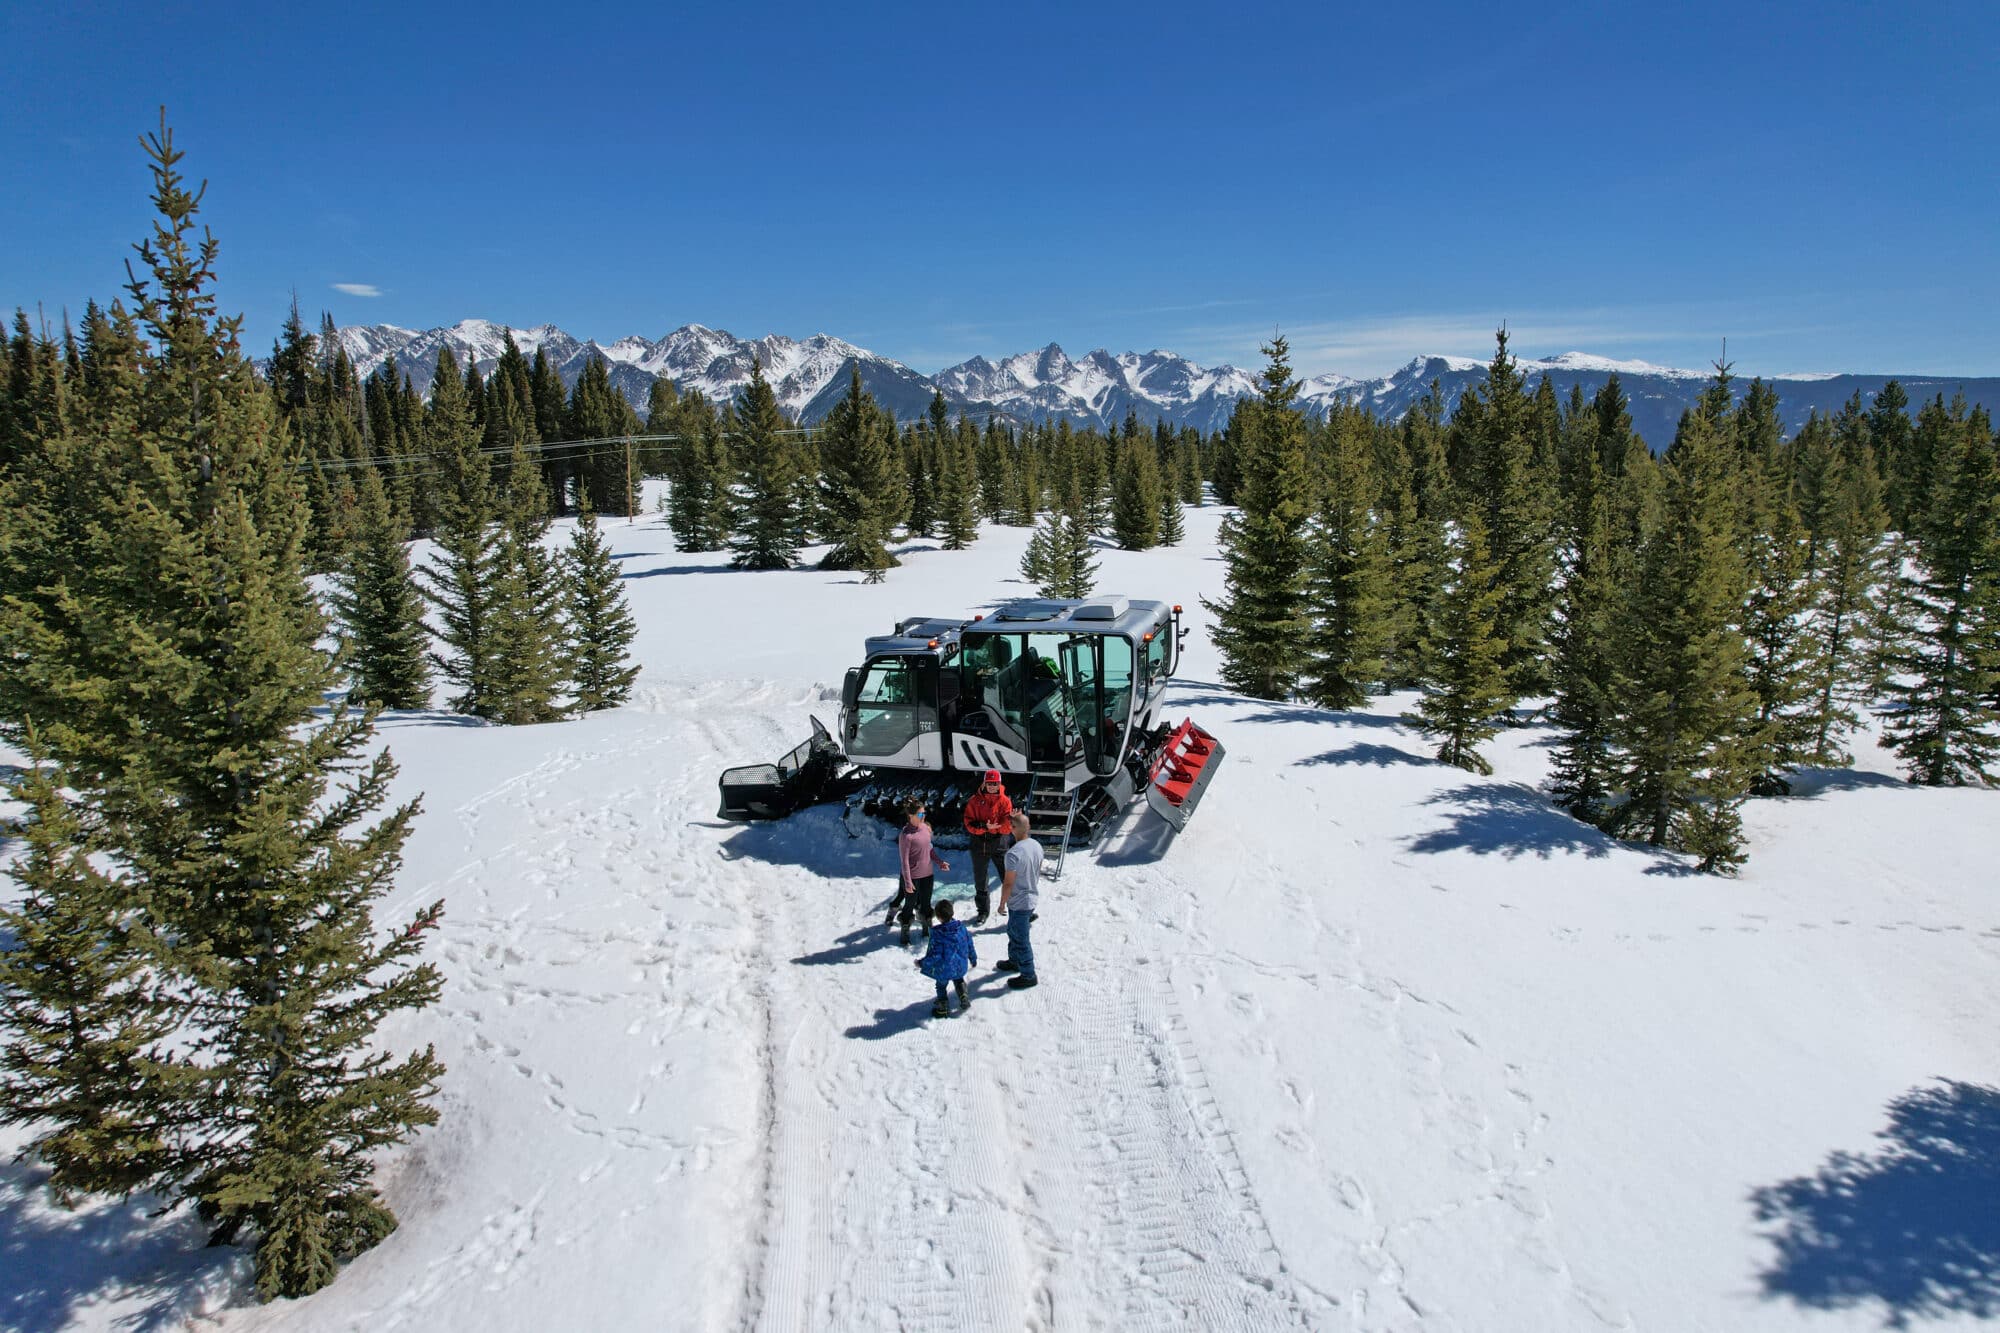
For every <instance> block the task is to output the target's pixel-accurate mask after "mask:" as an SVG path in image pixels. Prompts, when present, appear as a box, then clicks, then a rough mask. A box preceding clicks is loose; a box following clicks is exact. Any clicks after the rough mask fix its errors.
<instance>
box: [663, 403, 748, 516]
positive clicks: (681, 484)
mask: <svg viewBox="0 0 2000 1333" xmlns="http://www.w3.org/2000/svg"><path fill="white" fill-rule="evenodd" d="M673 421H674V433H675V434H676V435H678V436H679V437H680V440H679V442H678V444H677V445H676V446H675V449H674V453H673V455H672V458H673V465H672V470H671V472H670V476H671V478H672V485H673V489H672V491H671V492H669V494H668V497H667V526H668V527H670V528H672V529H673V533H674V543H675V545H677V546H679V547H680V549H681V550H683V551H719V550H722V549H723V548H724V547H726V546H727V545H728V544H729V522H730V517H731V511H732V510H733V508H734V506H735V495H734V487H735V481H736V468H735V465H734V463H733V462H732V461H731V459H730V454H729V444H728V441H727V440H725V439H724V438H723V435H722V429H721V426H720V424H719V423H718V422H717V421H716V417H715V410H714V409H713V408H712V407H710V406H709V403H708V399H707V398H705V397H703V396H702V393H701V391H700V390H698V389H697V390H692V391H690V392H688V393H686V394H684V395H682V397H681V399H680V402H679V404H678V407H677V409H676V411H675V413H674V417H673Z"/></svg>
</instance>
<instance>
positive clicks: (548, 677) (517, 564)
mask: <svg viewBox="0 0 2000 1333" xmlns="http://www.w3.org/2000/svg"><path fill="white" fill-rule="evenodd" d="M548 511H549V503H548V493H547V492H546V491H545V490H544V489H543V488H542V477H541V471H540V469H538V468H536V467H535V466H534V465H533V463H532V462H531V457H530V455H529V453H528V450H527V447H526V445H525V443H523V442H522V441H520V440H516V441H515V444H514V456H513V460H512V465H511V466H510V467H509V468H508V473H507V492H506V495H505V496H504V497H503V503H502V508H501V516H500V517H501V523H500V532H499V546H498V549H497V550H496V552H495V562H494V580H493V604H492V613H491V620H490V623H491V625H492V643H493V689H492V694H491V696H490V698H491V708H490V710H489V712H488V714H487V716H489V717H492V718H495V719H497V720H498V721H501V722H506V723H513V724H529V723H536V722H553V721H554V720H556V719H557V718H559V717H561V716H562V713H563V710H562V708H561V707H560V706H559V705H558V703H557V696H559V695H560V694H561V693H562V692H563V686H564V683H565V680H566V676H565V670H564V663H563V649H564V646H565V645H564V642H563V640H564V634H563V624H562V604H563V593H564V585H563V579H562V571H561V569H560V567H559V566H558V563H557V560H556V557H555V555H554V553H553V552H551V551H550V550H549V549H548V548H547V546H546V545H545V544H544V538H546V537H547V536H548V531H549V517H548Z"/></svg>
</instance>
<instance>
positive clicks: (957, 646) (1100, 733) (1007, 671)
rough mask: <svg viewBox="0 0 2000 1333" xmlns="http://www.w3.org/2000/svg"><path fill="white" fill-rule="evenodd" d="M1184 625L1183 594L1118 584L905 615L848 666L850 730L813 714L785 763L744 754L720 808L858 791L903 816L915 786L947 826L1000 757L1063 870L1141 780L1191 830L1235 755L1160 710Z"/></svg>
mask: <svg viewBox="0 0 2000 1333" xmlns="http://www.w3.org/2000/svg"><path fill="white" fill-rule="evenodd" d="M1186 633H1187V631H1186V630H1185V629H1183V628H1182V627H1181V608H1180V607H1178V606H1169V605H1168V604H1167V603H1165V602H1149V601H1138V600H1134V599H1128V598H1125V597H1117V596H1113V597H1098V598H1093V599H1087V600H1057V599H1050V598H1025V599H1022V600H1018V601H1011V602H1006V603H1003V604H1002V605H1000V606H999V607H998V608H996V609H995V610H994V611H992V612H991V613H990V614H984V615H976V616H974V617H972V618H971V619H970V620H951V619H939V618H934V617H927V616H914V617H911V618H909V619H906V620H903V621H901V622H899V623H898V624H897V625H896V626H895V627H894V628H893V629H892V630H891V631H890V632H889V633H888V634H884V635H880V636H878V637H874V638H870V639H869V640H868V641H867V644H866V653H865V656H864V659H863V661H862V664H861V665H860V666H857V667H853V668H850V669H849V671H848V672H847V678H846V681H845V682H844V684H843V685H842V687H841V696H840V718H839V723H840V731H839V736H838V737H837V738H836V737H835V736H833V735H832V734H830V733H828V731H827V730H826V728H825V726H824V725H823V724H822V723H821V722H820V720H819V719H818V718H814V719H813V720H812V723H813V734H812V736H811V738H809V739H808V740H806V741H805V742H803V743H802V744H800V745H799V746H798V747H797V748H796V749H794V750H793V751H792V752H791V753H790V754H788V755H786V756H785V757H784V758H783V759H781V760H779V761H778V762H777V763H775V764H752V765H749V766H747V767H742V768H732V769H730V770H729V771H728V772H726V773H724V774H723V775H722V779H721V787H722V808H721V811H720V815H721V817H722V818H724V819H729V820H751V819H777V818H782V817H783V816H785V815H787V814H789V813H791V812H792V811H794V810H797V809H799V808H800V807H802V806H806V805H811V804H815V803H817V802H820V801H826V800H835V799H843V798H844V799H845V800H846V801H847V804H848V808H849V809H850V811H860V812H863V813H866V814H869V815H875V816H879V817H883V818H889V819H900V818H901V815H900V810H901V807H902V803H903V801H904V800H905V799H906V798H908V797H911V796H917V797H921V798H922V799H923V800H924V801H925V802H926V803H927V804H928V806H929V808H930V812H931V816H930V817H931V822H932V823H933V824H934V825H935V826H936V827H937V829H938V830H939V832H940V833H941V834H949V833H951V832H953V831H955V830H956V829H957V828H958V827H959V820H960V814H961V811H962V810H963V807H964V803H965V801H966V799H967V798H968V797H969V796H970V795H971V793H972V792H973V791H974V790H976V789H977V786H978V784H979V781H980V779H981V777H982V776H983V775H984V774H985V773H986V772H987V770H989V769H997V770H998V771H999V772H1000V774H1001V776H1002V781H1003V783H1004V785H1005V786H1006V788H1007V791H1008V794H1009V795H1010V796H1011V797H1012V798H1013V800H1014V806H1015V808H1016V809H1017V810H1023V811H1025V812H1026V813H1027V815H1028V818H1029V820H1030V822H1031V823H1032V825H1033V826H1034V829H1035V832H1036V835H1037V836H1038V837H1040V838H1041V839H1042V840H1043V841H1044V843H1045V845H1047V846H1048V847H1049V848H1050V852H1051V860H1052V861H1053V862H1054V863H1055V865H1056V868H1057V869H1058V870H1059V868H1060V857H1061V856H1062V853H1063V852H1064V851H1065V850H1066V849H1068V848H1070V847H1076V846H1087V845H1088V844H1089V843H1090V842H1091V841H1092V840H1093V839H1094V838H1095V836H1096V835H1097V833H1098V831H1099V830H1100V829H1102V828H1103V827H1104V826H1105V825H1106V824H1107V823H1109V822H1110V821H1111V819H1112V817H1113V816H1115V815H1116V814H1117V813H1118V812H1119V811H1121V810H1123V809H1124V808H1125V807H1126V805H1127V804H1129V803H1130V801H1131V800H1132V798H1133V797H1134V796H1135V795H1137V794H1138V793H1139V792H1141V791H1143V792H1145V794H1146V801H1147V803H1148V804H1149V805H1150V806H1151V807H1152V808H1153V810H1155V811H1156V812H1158V814H1159V815H1160V817H1161V818H1162V819H1164V820H1166V821H1167V823H1168V824H1170V825H1172V826H1173V828H1174V829H1175V830H1176V831H1178V830H1180V829H1181V828H1184V827H1185V826H1186V824H1187V821H1188V818H1189V817H1190V816H1191V815H1192V814H1193V813H1194V809H1195V807H1196V806H1197V805H1198V804H1200V802H1201V797H1202V793H1203V792H1205V791H1206V790H1207V788H1208V784H1209V781H1210V780H1211V779H1212V778H1213V777H1214V776H1215V770H1216V768H1217V767H1218V765H1219V764H1220V762H1221V760H1222V756H1223V750H1222V745H1221V742H1219V741H1217V740H1216V738H1215V737H1214V736H1212V735H1210V734H1209V733H1208V732H1206V731H1204V730H1202V729H1201V728H1200V727H1198V726H1196V725H1195V724H1194V722H1193V720H1192V719H1188V720H1185V721H1183V722H1181V723H1180V724H1179V725H1178V726H1174V725H1170V724H1168V723H1167V722H1166V721H1165V720H1164V719H1163V717H1162V709H1163V705H1164V702H1165V698H1166V690H1167V681H1168V680H1169V679H1170V678H1171V677H1172V676H1173V674H1174V670H1175V668H1176V667H1177V666H1178V665H1179V659H1180V643H1181V639H1182V638H1183V637H1184V636H1185V635H1186Z"/></svg>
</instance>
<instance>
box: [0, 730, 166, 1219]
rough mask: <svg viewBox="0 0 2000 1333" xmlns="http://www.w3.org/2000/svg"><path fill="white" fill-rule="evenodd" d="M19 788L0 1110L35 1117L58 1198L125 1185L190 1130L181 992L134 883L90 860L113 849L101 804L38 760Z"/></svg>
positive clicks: (133, 1185) (4, 917)
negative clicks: (166, 1075)
mask: <svg viewBox="0 0 2000 1333" xmlns="http://www.w3.org/2000/svg"><path fill="white" fill-rule="evenodd" d="M8 794H9V796H10V797H11V798H12V799H14V800H16V801H19V802H20V803H22V804H23V805H24V806H26V807H27V810H28V818H27V819H26V820H25V821H24V823H23V826H22V833H21V838H22V842H23V844H24V848H23V852H22V855H21V858H20V860H19V861H17V862H16V863H15V865H14V866H13V868H12V869H11V871H10V873H11V874H12V876H13V877H14V879H15V880H16V881H18V883H19V885H20V887H21V889H22V896H21V898H20V901H19V902H18V903H16V904H15V905H14V906H12V907H0V930H4V931H6V932H7V933H8V934H9V935H11V936H12V937H13V943H12V944H11V945H10V947H8V948H7V949H5V950H0V1030H4V1031H5V1032H6V1033H7V1034H8V1044H7V1046H6V1048H5V1050H4V1051H0V1124H9V1125H26V1126H30V1127H31V1128H33V1129H34V1130H35V1131H36V1133H35V1135H34V1137H33V1138H32V1139H30V1140H29V1142H28V1145H27V1148H26V1149H25V1151H24V1155H26V1154H32V1155H33V1156H35V1157H38V1158H40V1159H41V1160H42V1161H43V1162H45V1163H47V1164H48V1166H49V1168H50V1176H49V1189H50V1191H51V1193H53V1194H54V1195H55V1197H56V1199H57V1200H58V1201H59V1202H61V1203H63V1204H65V1205H67V1204H69V1203H71V1202H72V1201H73V1200H74V1199H75V1197H76V1196H77V1195H79V1194H90V1193H103V1194H121V1195H122V1194H127V1193H130V1192H131V1191H132V1190H134V1189H137V1188H140V1187H141V1186H144V1185H146V1184H148V1183H150V1182H152V1181H154V1180H157V1179H160V1178H161V1177H162V1176H163V1175H164V1174H165V1172H166V1169H167V1165H168V1162H169V1161H170V1160H171V1156H172V1147H173V1144H174V1143H175V1142H176V1141H178V1139H179V1137H180V1135H179V1133H178V1129H179V1127H178V1126H177V1125H176V1124H175V1123H174V1114H175V1110H176V1108H175V1106H174V1104H173V1101H172V1099H171V1098H169V1097H167V1096H165V1094H164V1090H163V1089H162V1088H161V1086H160V1082H161V1080H160V1074H159V1071H160V1069H161V1067H162V1066H163V1065H164V1064H165V1062H166V1061H167V1060H168V1059H169V1058H170V1056H169V1053H168V1051H169V1047H168V1039H169V1037H170V1036H171V1034H172V1033H173V1031H174V1028H175V1026H176V1011H175V1006H174V1004H173V997H172V995H171V993H170V992H169V991H168V990H167V987H166V984H165V983H164V981H163V979H162V976H161V971H160V969H159V968H158V967H157V966H155V962H156V960H155V958H154V957H153V954H152V950H151V949H150V948H149V946H150V944H151V938H150V935H149V933H148V931H147V929H146V926H145V923H144V919H143V917H142V916H141V914H140V913H138V912H137V911H135V910H134V906H133V904H134V900H135V898H136V894H135V892H134V886H133V885H132V884H131V883H130V882H129V880H127V879H126V878H124V877H123V876H121V875H117V874H112V873H107V872H106V871H104V870H102V869H99V868H98V867H97V866H96V865H94V864H93V863H92V862H93V857H96V856H98V855H99V854H101V853H102V852H104V851H105V850H106V846H105V842H104V839H103V838H102V836H101V835H100V834H99V833H98V831H97V830H96V829H95V828H93V827H92V825H94V824H95V823H96V819H95V817H94V816H93V815H92V813H91V812H90V811H88V810H84V809H79V808H77V807H75V806H73V805H72V804H71V803H70V802H69V801H67V800H65V799H64V797H63V795H62V792H61V791H60V789H59V787H58V785H57V778H56V776H55V775H54V774H53V773H52V772H51V770H49V769H47V768H46V767H43V766H40V765H37V766H36V767H34V768H31V769H30V770H28V771H27V772H26V773H25V774H24V775H23V776H22V777H20V778H18V779H17V780H16V781H15V782H14V783H12V784H11V785H10V788H9V792H8Z"/></svg>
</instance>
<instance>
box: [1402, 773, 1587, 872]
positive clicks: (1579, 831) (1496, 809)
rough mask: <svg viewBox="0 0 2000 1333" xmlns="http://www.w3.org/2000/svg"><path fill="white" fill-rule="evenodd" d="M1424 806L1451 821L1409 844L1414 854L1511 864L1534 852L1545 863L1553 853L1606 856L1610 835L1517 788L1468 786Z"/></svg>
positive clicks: (1515, 785) (1510, 785) (1538, 795)
mask: <svg viewBox="0 0 2000 1333" xmlns="http://www.w3.org/2000/svg"><path fill="white" fill-rule="evenodd" d="M1424 804H1425V805H1449V806H1452V807H1454V808H1453V809H1452V810H1451V811H1450V822H1448V823H1446V824H1445V825H1444V826H1443V827H1442V828H1435V829H1432V830H1431V831H1430V832H1428V833H1422V834H1419V835H1417V836H1416V837H1414V838H1411V839H1410V840H1409V848H1410V850H1411V851H1413V852H1448V851H1456V850H1460V849H1463V850H1465V851H1470V852H1476V853H1478V854H1479V855H1481V856H1486V855H1494V854H1497V855H1500V856H1504V857H1507V858H1509V859H1512V858H1514V857H1517V856H1523V855H1527V854H1529V853H1532V854H1534V855H1536V856H1539V857H1542V858H1543V859H1545V860H1546V859H1547V858H1549V857H1551V856H1554V855H1555V854H1556V853H1557V852H1581V853H1583V854H1584V855H1585V856H1590V857H1599V856H1609V855H1610V854H1611V848H1612V846H1613V845H1614V843H1615V841H1616V840H1615V839H1613V838H1612V837H1611V836H1610V835H1609V834H1607V833H1605V832H1603V831H1602V830H1599V829H1596V828H1593V827H1591V826H1590V825H1589V824H1586V823H1584V822H1583V821H1582V820H1580V819H1576V818H1573V817H1571V816H1570V815H1567V814H1565V813H1563V812H1562V811H1561V810H1559V809H1557V808H1556V807H1555V806H1553V805H1551V804H1550V803H1549V798H1548V797H1546V796H1544V795H1542V794H1541V793H1540V792H1538V791H1536V790H1535V789H1534V788H1532V787H1524V786H1521V785H1520V784H1519V783H1512V782H1506V783H1470V782H1469V783H1467V784H1465V785H1464V786H1462V787H1454V788H1453V789H1451V790H1450V791H1441V792H1439V793H1438V794H1437V795H1435V796H1433V797H1431V798H1430V799H1429V800H1428V801H1425V802H1424Z"/></svg>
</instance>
